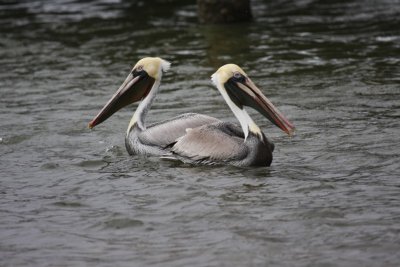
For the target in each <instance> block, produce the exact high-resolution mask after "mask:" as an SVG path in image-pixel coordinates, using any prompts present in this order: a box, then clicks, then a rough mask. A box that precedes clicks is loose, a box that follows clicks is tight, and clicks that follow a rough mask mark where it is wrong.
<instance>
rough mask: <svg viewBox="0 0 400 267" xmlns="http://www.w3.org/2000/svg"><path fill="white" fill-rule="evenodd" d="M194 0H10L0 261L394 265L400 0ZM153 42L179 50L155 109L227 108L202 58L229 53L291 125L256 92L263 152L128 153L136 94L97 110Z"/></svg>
mask: <svg viewBox="0 0 400 267" xmlns="http://www.w3.org/2000/svg"><path fill="white" fill-rule="evenodd" d="M202 2H204V3H211V4H210V5H211V6H213V5H212V4H213V3H217V2H218V1H216V0H215V1H213V0H209V1H202ZM221 2H224V1H221ZM228 2H229V1H228ZM233 2H240V1H233ZM198 4H199V3H197V2H196V1H195V0H191V1H188V0H152V1H134V0H98V1H89V0H86V1H75V0H54V1H7V0H5V1H4V0H3V1H0V92H1V98H0V176H1V178H0V218H1V219H0V265H1V266H270V265H273V266H382V265H385V266H398V262H400V254H399V251H400V223H399V222H400V209H399V201H400V182H399V178H398V177H400V164H399V160H400V156H399V155H400V147H399V134H400V120H399V117H400V1H398V0H380V1H378V0H376V1H374V0H349V1H341V0H336V1H318V0H300V1H287V0H277V1H268V0H264V1H263V0H252V1H250V7H251V11H248V10H247V11H246V16H244V17H245V21H244V22H238V23H229V24H223V23H216V24H214V23H211V22H213V21H212V18H213V17H217V16H219V17H220V18H221V20H222V21H223V20H224V19H223V18H224V17H225V16H226V17H227V16H230V15H229V14H228V13H229V11H223V12H222V9H221V8H220V7H218V10H216V8H214V9H212V8H211V9H210V11H209V12H206V14H213V13H212V12H213V11H216V13H215V14H216V15H215V16H211V18H210V17H208V18H205V19H202V18H201V17H200V18H199V16H198ZM217 4H218V3H217ZM222 4H224V3H222ZM225 4H226V5H227V3H226V1H225ZM199 6H200V4H199ZM227 12H228V13H227ZM249 12H250V13H249ZM247 14H251V15H252V16H251V17H252V18H251V19H249V18H250V16H247ZM218 21H219V20H218ZM219 22H221V21H219ZM146 56H159V57H162V58H164V59H165V60H168V61H170V62H171V63H172V66H171V70H170V71H169V72H168V73H167V74H166V75H165V76H164V77H163V81H162V85H161V91H160V94H159V96H158V97H157V99H156V101H155V103H154V105H153V106H152V109H151V111H150V113H149V115H148V121H149V122H152V121H160V120H165V119H168V118H170V117H173V116H176V115H178V114H182V113H185V112H198V113H203V114H207V115H211V116H215V117H217V118H220V119H223V120H227V121H233V122H235V121H236V120H235V118H234V116H233V114H232V112H231V111H230V110H229V108H228V107H227V105H226V104H225V103H224V101H223V99H222V97H221V96H220V94H219V93H218V92H217V90H215V89H214V87H213V86H212V84H211V82H210V76H211V74H212V73H213V72H215V70H216V69H217V68H218V67H220V66H221V65H223V64H226V63H236V64H238V65H240V66H241V67H242V68H243V69H244V70H245V71H246V72H247V74H248V75H249V76H250V77H251V78H252V80H253V81H254V82H255V83H256V84H257V85H258V86H259V87H260V88H261V89H262V90H263V92H264V93H265V95H266V96H268V97H269V98H270V99H271V101H272V102H273V103H274V104H275V105H276V106H277V107H278V108H279V109H280V110H281V111H282V112H283V113H284V114H285V115H286V116H287V117H288V118H289V120H290V121H292V122H293V123H294V124H295V126H296V127H297V135H296V136H295V137H293V138H288V137H286V136H285V135H284V134H283V133H282V132H281V131H280V130H279V129H277V128H276V127H274V126H273V125H272V124H271V123H270V122H269V121H267V120H265V119H264V118H263V117H262V116H261V115H260V114H258V113H256V112H253V111H251V110H250V111H249V113H250V114H251V116H252V117H253V118H254V120H255V122H256V123H257V124H258V125H260V126H261V128H262V129H263V131H264V133H265V134H266V135H267V136H268V137H269V138H271V140H272V141H273V142H274V143H275V147H276V150H275V152H274V162H273V164H272V166H271V167H269V168H252V169H239V168H233V167H213V168H210V167H201V166H197V167H195V166H187V165H183V164H176V163H171V162H165V161H162V160H159V159H158V158H152V157H150V158H143V157H136V156H135V157H131V156H129V155H128V154H127V152H126V150H125V146H124V135H125V131H126V128H127V126H128V123H129V120H130V117H131V115H132V114H133V111H134V109H135V107H136V106H135V105H133V106H131V107H128V108H125V109H123V110H121V111H120V112H118V113H116V114H115V115H114V116H113V117H111V118H110V119H109V120H107V121H106V122H104V123H103V124H102V125H100V126H98V127H96V129H94V130H92V131H91V130H89V129H88V128H87V123H88V122H89V121H90V120H91V119H92V118H93V117H94V116H95V115H96V114H97V112H98V111H99V110H100V108H101V107H102V106H103V105H104V104H105V103H106V101H107V100H108V99H109V98H110V96H111V95H112V94H113V93H114V92H115V91H116V90H117V88H118V87H119V85H120V84H121V83H122V81H123V80H124V79H125V77H126V76H127V74H128V73H129V71H130V69H131V68H132V66H133V65H134V64H135V63H136V61H138V60H139V59H140V58H142V57H146Z"/></svg>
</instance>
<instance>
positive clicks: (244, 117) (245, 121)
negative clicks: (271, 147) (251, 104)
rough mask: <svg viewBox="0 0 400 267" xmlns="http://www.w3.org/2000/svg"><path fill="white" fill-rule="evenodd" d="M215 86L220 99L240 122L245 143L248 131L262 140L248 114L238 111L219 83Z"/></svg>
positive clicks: (257, 128)
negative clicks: (222, 99) (221, 98)
mask: <svg viewBox="0 0 400 267" xmlns="http://www.w3.org/2000/svg"><path fill="white" fill-rule="evenodd" d="M216 86H217V88H218V90H219V91H220V93H221V94H222V97H223V98H224V99H225V102H226V103H227V104H228V106H229V107H230V108H231V110H232V112H233V114H234V115H235V117H236V118H237V119H238V121H239V122H240V126H241V127H242V130H243V133H244V140H245V141H246V139H247V136H248V135H249V130H250V131H251V132H253V133H255V134H257V135H258V136H260V138H262V134H261V130H260V128H259V127H258V126H257V125H256V124H255V122H254V121H253V120H252V119H251V118H250V116H249V114H247V112H246V110H244V109H240V108H239V107H238V106H237V105H236V104H235V103H233V101H232V100H231V98H230V97H229V95H228V93H227V92H226V89H225V88H224V86H223V85H222V84H221V83H219V82H218V83H216Z"/></svg>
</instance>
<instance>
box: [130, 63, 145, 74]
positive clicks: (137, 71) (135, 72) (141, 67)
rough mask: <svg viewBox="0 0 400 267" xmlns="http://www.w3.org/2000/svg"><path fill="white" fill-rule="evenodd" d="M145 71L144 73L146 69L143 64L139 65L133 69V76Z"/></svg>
mask: <svg viewBox="0 0 400 267" xmlns="http://www.w3.org/2000/svg"><path fill="white" fill-rule="evenodd" d="M143 73H144V69H143V66H142V65H140V66H137V67H136V68H134V69H133V70H132V75H133V77H136V76H139V75H142V74H143Z"/></svg>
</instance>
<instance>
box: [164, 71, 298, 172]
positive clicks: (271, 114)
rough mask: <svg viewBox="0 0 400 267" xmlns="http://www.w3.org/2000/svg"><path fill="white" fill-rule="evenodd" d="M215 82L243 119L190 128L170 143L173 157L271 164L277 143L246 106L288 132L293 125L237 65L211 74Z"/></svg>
mask: <svg viewBox="0 0 400 267" xmlns="http://www.w3.org/2000/svg"><path fill="white" fill-rule="evenodd" d="M212 81H213V83H214V85H215V86H216V87H217V88H218V90H219V92H220V93H221V94H222V96H223V98H224V100H225V101H226V103H227V104H228V106H229V107H230V108H231V110H232V112H233V113H234V115H235V116H236V118H237V119H238V120H239V122H240V126H241V127H239V126H237V125H236V124H234V123H229V122H221V121H218V122H214V123H210V124H207V125H203V126H200V127H196V128H192V129H187V130H186V134H185V135H183V136H182V137H180V138H178V139H177V140H176V142H175V143H172V144H171V145H170V148H171V156H172V157H175V158H177V159H180V160H181V161H183V162H188V163H195V164H230V165H235V166H269V165H270V164H271V162H272V152H273V150H274V144H273V143H271V142H269V140H268V139H267V138H266V136H265V135H264V133H263V132H262V131H261V130H260V128H259V127H258V126H257V125H256V124H255V123H254V121H253V120H252V119H251V118H250V116H249V115H248V113H247V112H246V110H245V109H244V107H245V106H248V107H252V108H254V109H255V110H257V111H258V112H260V113H261V114H262V115H264V116H265V117H266V118H267V119H269V120H270V121H271V122H272V123H273V124H275V125H276V126H278V127H279V128H281V129H282V130H283V131H284V132H286V133H287V134H288V135H292V134H293V132H294V126H293V124H291V123H290V122H289V121H288V120H287V119H286V118H285V117H284V116H283V115H282V113H281V112H279V111H278V109H277V108H275V106H274V105H273V104H272V103H271V101H269V100H268V98H267V97H266V96H264V94H263V93H262V92H261V90H260V89H258V88H257V86H256V85H255V84H254V83H253V82H252V81H251V80H250V78H249V77H248V76H247V75H246V73H245V72H244V71H243V70H242V69H241V68H240V67H239V66H237V65H234V64H227V65H224V66H222V67H221V68H219V69H218V71H217V72H216V73H214V74H213V75H212Z"/></svg>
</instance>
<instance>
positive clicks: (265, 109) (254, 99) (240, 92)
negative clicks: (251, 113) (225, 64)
mask: <svg viewBox="0 0 400 267" xmlns="http://www.w3.org/2000/svg"><path fill="white" fill-rule="evenodd" d="M225 88H226V91H227V93H228V95H229V97H230V98H231V99H232V101H233V102H234V103H235V104H236V105H237V106H238V107H240V108H242V106H243V105H244V106H249V107H252V108H254V109H255V110H257V111H258V112H260V113H261V114H262V115H264V116H265V117H266V118H267V119H268V120H270V121H271V122H272V123H273V124H275V125H276V126H278V127H279V128H280V129H282V131H284V132H285V133H287V134H288V135H289V136H291V135H293V134H294V130H295V127H294V125H293V124H292V123H291V122H289V120H288V119H286V118H285V116H283V114H282V113H281V112H280V111H279V110H278V109H277V108H276V107H275V106H274V105H273V104H272V103H271V101H270V100H269V99H268V98H267V97H266V96H265V95H264V94H263V93H262V92H261V90H260V89H258V87H257V86H256V85H255V84H254V83H253V82H252V81H251V80H250V78H248V77H244V76H242V79H240V80H237V79H234V78H230V79H229V80H228V81H227V82H226V83H225Z"/></svg>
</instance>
